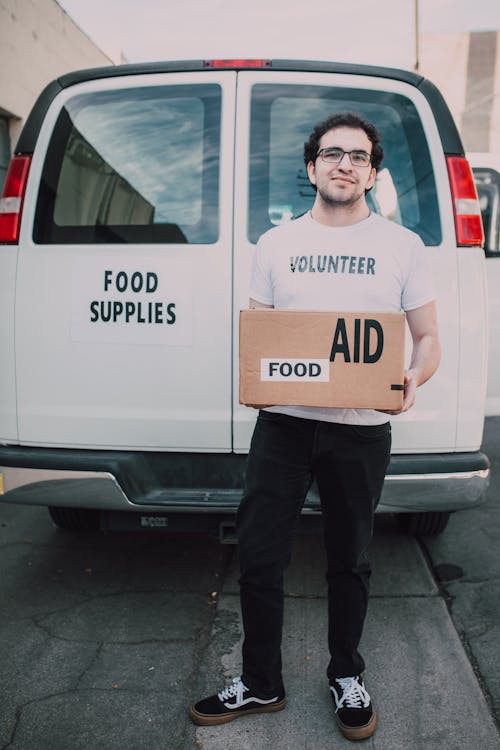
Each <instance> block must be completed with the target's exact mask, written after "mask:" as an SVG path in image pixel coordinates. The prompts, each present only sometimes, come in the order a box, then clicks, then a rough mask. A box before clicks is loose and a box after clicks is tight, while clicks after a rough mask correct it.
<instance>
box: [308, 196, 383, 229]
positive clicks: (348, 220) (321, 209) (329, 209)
mask: <svg viewBox="0 0 500 750" xmlns="http://www.w3.org/2000/svg"><path fill="white" fill-rule="evenodd" d="M370 213H371V211H370V209H369V208H368V205H367V203H366V202H365V201H362V202H360V203H357V204H355V205H351V206H342V205H339V204H336V205H335V206H332V205H331V204H325V203H323V201H321V202H320V201H318V200H316V201H315V203H314V205H313V207H312V209H311V216H312V218H313V219H314V220H315V221H317V222H319V223H320V224H325V225H326V226H329V227H348V226H350V225H351V224H358V223H359V222H360V221H364V220H365V219H367V218H368V217H369V216H370Z"/></svg>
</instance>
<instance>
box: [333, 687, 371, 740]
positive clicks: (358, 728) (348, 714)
mask: <svg viewBox="0 0 500 750" xmlns="http://www.w3.org/2000/svg"><path fill="white" fill-rule="evenodd" d="M330 690H331V691H332V697H333V700H334V702H335V706H336V709H335V718H336V719H337V724H338V725H339V727H340V730H341V732H342V734H343V735H344V737H347V739H348V740H364V739H366V738H367V737H371V736H372V734H373V733H374V731H375V727H376V726H377V716H376V714H375V710H374V708H373V706H372V702H371V699H370V696H369V694H368V691H367V689H366V688H365V686H364V683H363V680H362V679H361V677H360V676H359V675H356V676H355V677H337V678H335V679H334V680H333V682H332V683H331V684H330Z"/></svg>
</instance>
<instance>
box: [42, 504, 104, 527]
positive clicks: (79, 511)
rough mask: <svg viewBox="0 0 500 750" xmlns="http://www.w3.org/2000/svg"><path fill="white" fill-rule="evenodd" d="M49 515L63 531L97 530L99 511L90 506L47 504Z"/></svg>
mask: <svg viewBox="0 0 500 750" xmlns="http://www.w3.org/2000/svg"><path fill="white" fill-rule="evenodd" d="M48 510H49V515H50V517H51V519H52V521H53V523H55V525H56V526H57V528H59V529H62V530H63V531H97V529H98V528H99V511H98V510H93V509H90V508H60V507H54V506H49V509H48Z"/></svg>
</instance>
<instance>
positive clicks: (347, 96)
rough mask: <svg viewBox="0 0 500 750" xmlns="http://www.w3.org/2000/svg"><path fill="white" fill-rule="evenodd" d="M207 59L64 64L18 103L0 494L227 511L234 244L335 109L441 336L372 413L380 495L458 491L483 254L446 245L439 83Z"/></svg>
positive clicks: (292, 184) (287, 215) (268, 220)
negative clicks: (24, 162) (404, 396)
mask: <svg viewBox="0 0 500 750" xmlns="http://www.w3.org/2000/svg"><path fill="white" fill-rule="evenodd" d="M211 65H212V64H211V63H210V62H209V61H208V62H207V61H200V60H198V61H187V62H166V63H152V64H138V65H126V66H118V67H116V68H113V67H110V68H101V69H94V70H87V71H76V72H74V73H69V74H67V75H64V76H62V77H60V78H59V79H58V80H57V81H55V82H53V83H52V84H50V85H49V86H48V87H47V88H46V89H45V91H44V92H42V94H41V96H40V98H39V100H38V101H37V103H36V104H35V106H34V107H33V110H32V113H31V115H30V117H29V118H28V120H27V123H26V125H25V128H24V129H23V132H22V134H21V137H20V140H19V143H18V146H17V153H21V154H30V155H31V154H33V158H32V163H31V169H30V174H29V178H28V184H27V190H26V194H25V197H24V209H23V219H22V224H21V233H20V240H19V245H18V247H16V246H2V245H0V313H1V315H0V337H1V339H0V341H1V345H2V349H1V351H2V373H3V374H2V379H1V381H0V442H1V443H3V445H0V500H2V499H3V500H5V501H7V502H29V503H40V504H48V505H51V506H54V507H57V506H60V507H72V508H90V509H91V508H98V509H101V510H105V511H109V512H111V511H113V512H114V511H122V510H126V511H129V512H130V511H132V512H136V513H140V512H142V511H146V512H149V511H151V512H155V513H156V512H160V513H161V512H164V513H168V514H170V513H173V514H176V513H177V514H179V515H181V514H183V513H187V514H191V515H193V514H195V515H196V514H198V515H199V517H200V519H201V518H203V517H205V519H206V517H207V516H208V515H217V514H220V515H221V517H222V516H224V515H225V514H229V515H234V513H235V511H236V509H237V507H238V503H239V501H240V498H241V491H242V486H243V475H244V466H245V454H246V453H247V451H248V448H249V445H250V439H251V435H252V431H253V426H254V423H255V419H256V411H255V410H253V409H251V408H248V407H244V406H242V405H240V404H239V402H238V392H239V388H238V383H239V371H238V362H239V340H238V339H239V336H238V331H239V326H238V321H239V312H240V310H241V309H246V308H247V307H248V298H249V281H250V271H251V262H252V256H253V252H254V247H255V244H256V242H257V239H258V237H259V236H260V235H261V234H262V232H264V231H266V230H267V229H269V228H271V227H272V226H275V225H277V224H280V223H283V222H284V221H288V220H291V219H293V218H295V217H298V216H300V215H302V214H303V213H304V212H305V211H307V210H308V209H309V208H310V206H311V205H312V203H313V201H314V192H313V191H312V189H311V187H310V185H309V183H308V180H307V175H306V172H305V168H304V164H303V160H302V147H303V143H304V140H306V138H307V137H308V136H309V133H310V131H311V128H312V126H313V124H314V123H315V122H317V121H319V120H320V119H322V117H326V116H328V115H329V114H331V112H332V111H340V110H345V109H355V110H356V111H359V112H360V113H361V114H362V115H364V116H366V117H367V118H368V119H371V120H373V121H374V122H375V124H376V125H377V127H378V128H379V130H380V131H381V135H382V143H383V145H384V150H385V159H384V162H383V164H382V169H381V170H380V171H379V174H378V176H377V182H376V184H375V186H374V189H373V190H372V191H371V192H370V194H369V196H368V198H369V202H370V207H371V209H372V210H373V211H377V212H379V213H381V214H382V215H384V216H386V217H387V218H389V219H391V220H394V221H397V222H399V223H401V224H403V225H404V226H407V227H408V228H410V229H412V230H413V231H415V232H417V233H418V234H419V235H420V236H421V238H422V239H423V242H424V245H425V246H426V247H425V252H426V253H427V254H428V256H429V259H430V263H431V266H432V269H433V277H434V283H435V288H436V296H437V304H438V322H439V329H440V337H441V342H442V361H441V365H440V367H439V370H438V372H437V373H436V374H435V375H434V377H433V378H432V379H431V380H430V381H429V383H426V384H425V385H423V386H422V387H421V388H420V389H419V390H418V393H417V402H416V406H415V407H414V408H413V409H412V410H411V411H410V412H408V413H406V414H404V415H401V416H398V417H395V418H393V419H391V422H392V431H393V455H392V459H391V464H390V467H389V470H388V475H387V481H386V483H385V487H384V492H383V497H382V501H381V503H380V506H379V510H381V511H383V512H394V511H397V512H420V511H433V510H434V511H437V512H447V511H449V510H456V509H459V508H463V507H472V506H474V505H475V504H476V503H477V502H479V501H480V499H481V497H482V495H483V494H484V491H485V489H486V487H487V484H488V474H489V464H488V459H487V457H485V456H484V455H483V454H481V453H480V451H479V448H480V445H481V438H482V428H483V406H484V397H485V385H486V365H485V361H486V359H485V352H486V323H485V320H486V303H485V293H486V278H485V274H484V255H483V252H482V250H481V249H480V248H458V247H457V240H456V232H455V222H454V217H453V204H452V197H451V193H450V183H449V178H448V173H447V167H446V161H445V155H446V154H455V155H462V154H463V148H462V144H461V141H460V136H459V134H458V131H457V129H456V126H455V124H454V122H453V119H452V118H451V115H450V113H449V111H448V108H447V106H446V103H445V102H444V100H443V98H442V96H441V94H440V93H439V91H438V90H437V89H436V88H435V87H434V86H433V85H432V84H431V83H430V82H428V81H426V80H425V79H423V78H422V77H421V76H419V75H417V74H415V73H412V72H409V71H398V70H390V69H384V68H379V67H374V66H357V65H349V64H339V63H328V62H314V61H298V60H273V61H267V62H266V63H265V64H264V67H263V68H261V69H249V66H246V65H245V63H244V61H243V62H241V64H240V66H239V67H234V69H217V68H215V67H211ZM488 281H489V282H490V279H488ZM497 286H498V285H497ZM497 318H498V316H497ZM407 333H408V332H407ZM409 339H410V337H409V333H408V335H407V352H406V360H407V362H408V361H409V357H410V351H411V345H410V340H409ZM490 361H491V360H490ZM318 511H319V501H318V498H317V496H316V495H315V493H314V487H313V488H312V490H311V492H310V493H309V495H308V497H307V499H306V503H305V512H307V513H317V512H318ZM165 523H166V522H165ZM190 528H192V527H190Z"/></svg>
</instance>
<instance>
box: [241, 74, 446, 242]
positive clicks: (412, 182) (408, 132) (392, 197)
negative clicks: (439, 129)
mask: <svg viewBox="0 0 500 750" xmlns="http://www.w3.org/2000/svg"><path fill="white" fill-rule="evenodd" d="M346 110H349V111H353V112H356V113H358V114H360V115H361V116H362V117H364V118H366V119H367V120H369V121H370V122H373V123H374V125H376V127H377V128H378V130H379V131H380V134H381V140H382V146H383V148H384V153H385V157H384V161H383V163H382V165H381V167H380V170H379V172H378V175H377V181H376V184H375V186H374V188H373V189H372V190H371V191H370V193H368V201H369V204H370V207H371V209H372V210H374V211H376V212H378V213H380V214H382V215H383V216H386V217H387V218H389V219H391V220H393V221H396V222H398V223H400V224H403V225H404V226H406V227H408V228H409V229H412V230H413V231H414V232H417V234H419V235H420V236H421V237H422V239H423V241H424V242H425V243H426V244H427V245H438V244H439V243H440V242H441V225H440V220H439V210H438V201H437V194H436V185H435V182H434V174H433V170H432V165H431V159H430V153H429V149H428V146H427V140H426V137H425V134H424V131H423V128H422V124H421V121H420V118H419V116H418V113H417V111H416V109H415V106H414V105H413V103H412V102H411V101H410V100H409V99H407V98H406V97H404V96H400V95H397V94H390V93H388V92H383V94H382V95H381V93H380V92H377V91H373V90H369V91H367V90H362V89H346V88H331V87H322V86H294V85H288V84H287V85H272V84H257V85H256V86H254V89H253V92H252V110H251V146H250V152H251V154H250V186H249V189H250V206H249V226H248V237H249V239H250V240H251V241H252V242H256V241H257V239H258V238H259V236H260V235H261V234H262V233H263V232H264V231H266V230H267V229H269V228H270V227H272V226H273V225H275V224H281V223H283V222H285V221H289V220H290V219H292V218H294V217H297V216H300V215H301V214H303V213H304V212H305V211H307V210H308V209H309V208H310V207H311V206H312V204H313V202H314V197H315V193H314V190H313V188H312V187H311V185H310V183H309V180H308V177H307V172H306V169H305V165H304V161H303V147H304V142H305V141H306V140H308V138H309V135H310V133H311V131H312V130H313V127H314V125H315V124H316V123H317V122H320V121H321V120H324V119H326V118H327V117H329V116H330V115H331V114H335V113H336V112H341V111H346Z"/></svg>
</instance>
